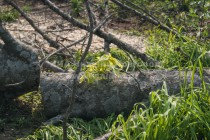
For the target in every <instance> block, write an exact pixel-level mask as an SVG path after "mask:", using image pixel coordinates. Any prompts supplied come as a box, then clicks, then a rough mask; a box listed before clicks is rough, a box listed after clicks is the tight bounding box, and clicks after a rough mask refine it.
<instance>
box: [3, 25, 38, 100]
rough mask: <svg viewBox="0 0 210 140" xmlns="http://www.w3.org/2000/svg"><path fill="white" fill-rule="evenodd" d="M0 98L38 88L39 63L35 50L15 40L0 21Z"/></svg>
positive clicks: (15, 95) (11, 96)
mask: <svg viewBox="0 0 210 140" xmlns="http://www.w3.org/2000/svg"><path fill="white" fill-rule="evenodd" d="M0 38H1V39H2V40H3V42H4V44H0V99H5V97H6V98H13V97H17V96H19V95H21V94H23V93H26V92H30V91H34V90H38V87H39V81H40V65H39V61H38V56H37V54H36V51H35V50H34V49H33V48H31V47H30V46H26V45H25V44H22V43H20V42H18V41H17V40H15V39H14V38H13V37H12V36H11V34H10V33H9V32H8V31H7V30H6V29H4V27H3V26H2V24H1V23H0Z"/></svg>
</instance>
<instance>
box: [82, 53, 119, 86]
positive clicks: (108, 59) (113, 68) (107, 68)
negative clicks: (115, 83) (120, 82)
mask: <svg viewBox="0 0 210 140" xmlns="http://www.w3.org/2000/svg"><path fill="white" fill-rule="evenodd" d="M97 59H98V60H97V62H95V63H93V64H90V65H87V69H86V70H85V72H84V75H82V77H81V78H80V82H83V81H84V80H85V79H87V81H88V83H92V82H94V81H95V80H96V79H100V78H101V77H100V75H103V74H107V73H110V72H113V73H114V74H115V75H119V72H120V70H121V69H122V68H123V65H122V64H121V63H120V62H119V61H118V60H117V59H116V58H114V57H112V56H111V54H110V53H109V54H104V55H102V56H101V57H100V58H99V57H98V58H97ZM102 78H103V76H102Z"/></svg>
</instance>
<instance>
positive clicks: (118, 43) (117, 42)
mask: <svg viewBox="0 0 210 140" xmlns="http://www.w3.org/2000/svg"><path fill="white" fill-rule="evenodd" d="M44 1H45V3H46V5H48V6H49V8H50V9H51V10H53V11H54V12H55V13H57V14H58V15H60V16H61V17H63V18H64V19H65V20H67V21H69V22H71V23H72V24H73V25H74V26H77V27H79V28H81V29H84V30H86V31H89V32H90V27H89V26H87V25H85V24H83V23H81V22H79V21H77V20H76V19H74V18H73V17H71V16H69V15H67V14H65V13H64V12H63V11H61V10H60V9H59V8H58V7H56V6H55V5H54V4H53V3H52V2H50V1H49V0H44ZM94 34H96V35H97V36H99V37H101V38H103V39H105V40H107V41H108V42H110V43H113V44H115V45H116V46H117V47H119V48H120V49H123V50H125V51H127V52H129V53H131V54H134V55H136V56H137V57H139V58H141V59H142V60H143V61H144V62H147V61H150V60H151V59H150V58H149V57H148V56H147V55H146V54H144V53H141V52H139V51H138V50H136V49H135V48H133V47H132V46H131V45H129V44H127V43H125V42H123V41H121V40H119V39H117V38H116V37H115V36H114V35H112V34H110V33H105V32H104V31H102V30H100V29H98V30H97V31H96V32H94Z"/></svg>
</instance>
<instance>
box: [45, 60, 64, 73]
mask: <svg viewBox="0 0 210 140" xmlns="http://www.w3.org/2000/svg"><path fill="white" fill-rule="evenodd" d="M43 68H45V69H48V70H51V71H53V72H63V73H64V72H66V71H65V70H63V69H62V68H60V67H58V66H56V65H55V64H53V63H50V62H49V61H45V62H44V64H43Z"/></svg>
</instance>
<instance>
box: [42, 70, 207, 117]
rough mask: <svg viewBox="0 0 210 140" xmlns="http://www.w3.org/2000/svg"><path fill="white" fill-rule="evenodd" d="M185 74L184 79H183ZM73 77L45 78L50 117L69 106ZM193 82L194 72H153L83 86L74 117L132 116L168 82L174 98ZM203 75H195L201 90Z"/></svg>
mask: <svg viewBox="0 0 210 140" xmlns="http://www.w3.org/2000/svg"><path fill="white" fill-rule="evenodd" d="M180 74H181V76H180ZM72 76H73V73H56V74H51V73H45V74H43V75H42V76H41V92H42V96H43V103H44V109H45V112H46V115H47V116H48V117H53V116H56V115H58V114H61V113H63V112H64V111H65V109H66V108H67V106H68V97H69V96H70V95H72V91H71V88H72V79H73V77H72ZM184 77H186V83H187V84H189V83H190V82H191V72H187V75H186V76H185V72H181V73H180V72H179V71H167V70H153V71H144V72H135V73H132V74H125V75H121V76H119V77H115V76H111V77H107V78H108V79H106V80H100V81H97V82H95V83H93V84H88V83H82V84H80V85H79V87H78V90H77V91H78V92H77V93H76V99H75V104H74V108H73V111H72V115H71V117H81V118H86V119H91V118H94V117H106V116H107V115H110V114H112V113H117V114H118V113H121V112H125V113H129V112H130V111H131V109H132V107H133V105H134V104H135V103H137V102H141V101H145V100H147V98H148V94H149V92H150V91H153V90H157V89H161V87H162V84H163V81H166V83H167V86H168V91H169V93H170V94H177V93H179V92H180V83H181V82H184ZM209 78H210V71H207V70H206V71H205V75H204V79H205V81H206V82H207V83H209V82H210V81H209ZM201 83H202V82H201V79H200V76H199V74H195V75H194V85H195V86H200V85H201Z"/></svg>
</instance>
